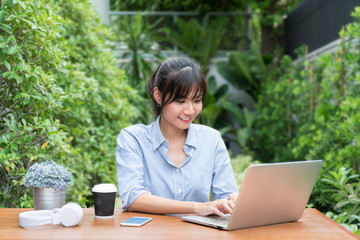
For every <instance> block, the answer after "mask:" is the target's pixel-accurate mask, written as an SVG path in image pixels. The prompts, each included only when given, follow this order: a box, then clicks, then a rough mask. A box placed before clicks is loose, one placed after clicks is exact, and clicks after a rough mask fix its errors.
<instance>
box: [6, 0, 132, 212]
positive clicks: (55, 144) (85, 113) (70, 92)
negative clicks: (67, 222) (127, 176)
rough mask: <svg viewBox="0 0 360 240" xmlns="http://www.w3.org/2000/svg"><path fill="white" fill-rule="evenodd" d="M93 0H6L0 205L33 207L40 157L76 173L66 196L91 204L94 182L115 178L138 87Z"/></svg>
mask: <svg viewBox="0 0 360 240" xmlns="http://www.w3.org/2000/svg"><path fill="white" fill-rule="evenodd" d="M95 12H96V11H95V10H94V9H92V8H91V5H90V3H89V2H88V1H85V0H84V1H72V0H69V1H52V2H48V1H42V0H34V1H17V0H11V1H10V0H9V1H6V0H3V1H1V3H0V63H1V64H0V70H1V72H0V84H1V85H0V86H1V87H0V96H1V100H0V101H1V104H0V135H1V137H0V164H1V165H0V167H1V168H0V179H1V180H0V181H1V183H2V184H1V186H0V205H1V206H7V207H11V206H13V207H29V206H31V205H32V201H31V198H32V196H31V195H30V194H29V192H28V191H29V190H27V189H26V188H25V187H24V186H23V185H22V184H23V179H24V175H25V173H26V171H27V169H28V168H29V167H30V165H32V164H34V163H35V162H39V161H44V160H47V159H53V160H54V161H55V162H62V163H64V164H65V165H66V166H67V168H68V169H69V171H70V172H71V173H72V174H73V175H74V182H75V184H74V186H73V187H71V188H69V190H68V201H71V200H72V201H76V202H79V203H81V204H82V205H83V206H87V205H90V204H91V203H92V200H91V197H90V196H91V192H90V189H91V187H92V185H93V184H95V183H98V182H116V177H115V175H116V174H115V171H116V170H115V169H116V168H115V160H114V158H115V157H114V155H115V146H116V135H117V134H118V132H119V131H120V128H122V127H124V126H126V125H129V124H130V122H129V119H130V118H131V116H132V111H131V107H130V105H129V102H128V99H129V98H130V97H131V94H132V92H133V91H132V89H131V88H130V87H129V86H128V85H127V84H126V83H125V78H124V72H123V71H122V70H120V69H119V68H118V67H117V66H116V62H115V59H114V58H113V56H112V53H111V49H110V48H109V40H110V37H111V32H109V31H108V30H107V28H106V27H104V26H103V25H102V24H101V22H100V18H99V17H98V16H97V15H96V14H95Z"/></svg>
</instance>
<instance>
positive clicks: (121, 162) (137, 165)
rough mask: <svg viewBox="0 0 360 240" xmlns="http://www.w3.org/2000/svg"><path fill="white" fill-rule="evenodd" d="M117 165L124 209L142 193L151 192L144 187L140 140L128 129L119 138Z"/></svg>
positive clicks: (122, 131)
mask: <svg viewBox="0 0 360 240" xmlns="http://www.w3.org/2000/svg"><path fill="white" fill-rule="evenodd" d="M116 165H117V179H118V187H119V195H120V198H121V200H122V204H123V209H125V210H126V209H127V208H128V207H129V206H130V205H131V204H132V203H133V202H134V201H135V200H136V199H137V198H138V197H139V196H140V195H141V194H144V193H149V194H151V192H150V190H149V189H147V188H146V187H144V177H143V176H144V162H143V154H142V151H141V148H140V144H139V142H138V141H137V140H136V138H135V137H134V136H133V135H131V134H130V133H129V132H128V131H127V130H126V129H123V130H121V132H120V134H119V136H118V138H117V148H116Z"/></svg>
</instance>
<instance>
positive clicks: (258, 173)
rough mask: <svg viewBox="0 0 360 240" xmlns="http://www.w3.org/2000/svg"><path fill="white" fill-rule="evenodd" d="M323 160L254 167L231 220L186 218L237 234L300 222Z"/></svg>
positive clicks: (252, 166) (221, 218)
mask: <svg viewBox="0 0 360 240" xmlns="http://www.w3.org/2000/svg"><path fill="white" fill-rule="evenodd" d="M321 166H322V160H312V161H301V162H286V163H272V164H256V165H251V166H250V167H249V168H248V169H247V172H246V175H245V178H244V181H243V184H242V186H241V189H240V192H239V196H238V199H237V201H236V203H235V207H234V209H233V213H232V215H231V216H229V217H226V218H224V217H219V216H206V217H203V216H192V215H191V216H183V217H182V219H183V220H184V221H187V222H192V223H197V224H202V225H206V226H209V227H215V228H219V229H223V230H235V229H242V228H248V227H256V226H264V225H270V224H277V223H285V222H291V221H297V220H299V219H300V218H301V216H302V214H303V212H304V209H305V207H306V204H307V202H308V200H309V197H310V194H311V192H312V189H313V187H314V185H315V182H316V179H317V177H318V174H319V172H320V169H321Z"/></svg>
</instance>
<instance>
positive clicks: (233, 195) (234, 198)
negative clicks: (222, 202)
mask: <svg viewBox="0 0 360 240" xmlns="http://www.w3.org/2000/svg"><path fill="white" fill-rule="evenodd" d="M238 196H239V193H235V192H233V193H231V194H230V195H229V199H228V200H229V201H231V202H232V203H233V205H234V206H235V203H236V200H237V198H238Z"/></svg>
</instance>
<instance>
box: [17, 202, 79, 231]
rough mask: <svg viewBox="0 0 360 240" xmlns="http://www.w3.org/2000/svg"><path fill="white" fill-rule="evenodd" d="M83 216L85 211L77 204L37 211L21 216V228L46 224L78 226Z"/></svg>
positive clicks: (23, 213)
mask: <svg viewBox="0 0 360 240" xmlns="http://www.w3.org/2000/svg"><path fill="white" fill-rule="evenodd" d="M82 216H83V210H82V208H81V207H80V205H79V204H77V203H68V204H66V205H64V206H63V207H62V208H54V209H53V210H36V211H28V212H22V213H20V214H19V221H20V227H23V228H25V227H34V226H39V225H44V224H50V223H52V224H60V223H61V224H62V225H63V226H65V227H74V226H76V225H77V224H78V223H79V222H80V220H81V218H82Z"/></svg>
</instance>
